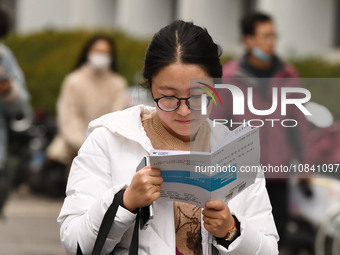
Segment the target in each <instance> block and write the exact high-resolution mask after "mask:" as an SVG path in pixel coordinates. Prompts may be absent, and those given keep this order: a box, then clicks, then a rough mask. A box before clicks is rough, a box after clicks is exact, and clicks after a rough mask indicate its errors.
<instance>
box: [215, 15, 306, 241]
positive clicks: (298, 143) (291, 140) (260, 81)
mask: <svg viewBox="0 0 340 255" xmlns="http://www.w3.org/2000/svg"><path fill="white" fill-rule="evenodd" d="M241 33H242V36H243V42H244V44H245V47H246V52H245V54H244V55H243V56H242V57H241V58H240V59H239V60H232V61H230V62H228V63H227V64H226V65H225V66H224V68H223V78H226V79H228V80H229V81H234V82H235V81H237V85H238V87H239V88H240V89H241V90H242V91H243V92H244V94H246V91H247V89H248V87H251V88H252V92H253V93H252V100H253V105H254V107H255V108H256V109H269V108H270V106H271V105H272V101H273V98H272V89H273V88H274V87H276V88H278V90H279V89H280V88H281V87H292V86H299V83H298V80H297V78H298V73H297V71H296V70H295V68H294V67H293V66H292V65H289V64H286V63H284V62H283V61H282V60H281V59H280V58H279V57H278V56H277V55H276V54H275V44H276V41H277V34H276V29H275V25H274V23H273V20H272V18H271V17H270V16H269V15H267V14H264V13H254V14H251V15H247V16H245V17H244V18H243V19H242V20H241ZM224 82H226V80H225V81H224ZM220 95H221V98H222V101H223V102H226V103H227V104H228V103H229V105H224V107H223V108H222V107H219V108H214V109H213V112H212V115H211V118H212V119H232V120H233V121H234V122H235V123H242V120H243V119H245V120H249V119H262V120H263V119H275V120H282V119H283V117H285V119H294V120H297V121H298V125H297V127H296V128H290V129H289V128H285V127H282V126H278V125H276V126H275V127H272V126H268V125H264V126H262V127H261V130H260V139H261V164H263V165H267V166H268V165H271V166H280V165H283V166H285V165H287V164H290V163H291V162H293V161H296V160H297V161H298V162H302V163H305V162H306V161H308V159H307V157H308V155H309V154H308V145H307V142H308V137H307V136H308V133H309V130H310V127H309V124H308V122H307V120H306V118H305V116H304V115H303V114H302V113H301V112H300V111H299V110H298V109H297V108H296V109H295V108H294V109H293V107H292V108H289V109H288V110H287V116H282V115H281V114H280V112H279V111H275V112H274V113H273V114H271V115H268V116H259V115H255V114H252V113H249V112H245V114H244V115H233V113H232V110H233V108H232V102H233V101H232V98H231V95H230V94H227V93H226V92H223V91H221V93H220ZM232 128H235V126H234V127H232ZM266 177H267V178H268V181H267V190H268V193H269V197H270V200H271V203H272V206H273V215H274V219H275V222H276V224H277V229H278V232H279V235H280V244H281V243H284V242H285V232H286V223H287V221H288V205H287V203H286V201H287V196H288V185H287V184H288V182H287V178H288V176H287V174H285V173H266Z"/></svg>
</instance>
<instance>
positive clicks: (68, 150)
mask: <svg viewBox="0 0 340 255" xmlns="http://www.w3.org/2000/svg"><path fill="white" fill-rule="evenodd" d="M126 88H127V84H126V80H125V79H124V78H123V77H122V76H120V75H119V74H118V73H117V70H116V48H115V45H114V42H113V41H112V39H111V38H109V37H107V36H104V35H96V36H93V37H92V38H90V39H89V40H88V42H87V43H86V45H85V46H84V48H83V49H82V51H81V53H80V56H79V59H78V61H77V63H76V65H75V68H74V70H73V72H72V73H71V74H69V75H68V76H67V77H66V78H65V80H64V83H63V85H62V88H61V93H60V96H59V98H58V102H57V113H58V118H57V119H58V132H59V134H58V135H57V136H56V138H55V139H54V140H53V142H52V144H51V145H50V146H49V148H48V150H47V152H48V158H49V159H52V160H54V161H58V162H62V163H64V164H66V165H70V163H71V162H72V159H73V158H74V156H76V154H77V152H78V150H79V148H80V147H81V145H82V144H83V142H84V141H85V139H86V130H87V127H88V124H89V122H90V121H91V120H94V119H96V118H98V117H100V116H101V115H103V114H107V113H110V112H113V111H117V110H122V109H124V108H125V106H126V105H127V93H126Z"/></svg>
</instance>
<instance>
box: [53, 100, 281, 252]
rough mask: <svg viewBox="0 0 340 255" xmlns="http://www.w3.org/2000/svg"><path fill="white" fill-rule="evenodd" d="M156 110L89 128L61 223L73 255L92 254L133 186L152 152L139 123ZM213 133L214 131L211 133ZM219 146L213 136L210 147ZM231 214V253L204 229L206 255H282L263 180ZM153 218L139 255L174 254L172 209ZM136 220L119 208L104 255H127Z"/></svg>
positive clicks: (107, 118)
mask: <svg viewBox="0 0 340 255" xmlns="http://www.w3.org/2000/svg"><path fill="white" fill-rule="evenodd" d="M154 110H155V109H154V108H152V107H146V106H142V105H140V106H135V107H132V108H129V109H127V110H124V111H119V112H115V113H111V114H108V115H104V116H103V117H101V118H99V119H97V120H95V121H93V122H91V123H90V128H89V131H90V132H91V133H90V135H89V137H88V138H87V140H86V141H85V143H84V144H83V146H82V147H81V149H80V151H79V154H78V156H77V157H76V158H75V160H74V161H73V164H72V168H71V172H70V175H69V179H68V184H67V189H66V195H67V197H66V198H65V201H64V204H63V207H62V210H61V212H60V215H59V217H58V223H59V224H60V237H61V241H62V244H63V246H64V248H65V250H66V251H67V253H69V254H76V250H77V243H79V245H80V247H81V249H82V251H83V253H84V254H91V252H92V249H93V245H94V242H95V239H96V235H97V233H98V229H99V227H100V224H101V221H102V219H103V216H104V214H105V212H106V210H107V209H108V207H109V206H110V204H111V203H112V200H113V197H114V195H115V194H116V193H117V192H118V191H119V190H121V189H122V188H123V187H124V186H127V185H129V184H130V182H131V179H132V177H133V175H134V173H135V170H136V166H137V165H138V164H139V162H140V161H141V159H142V158H143V157H144V156H145V155H148V154H149V151H150V150H151V149H153V147H152V144H151V142H150V140H149V138H148V137H147V135H146V133H145V131H144V128H143V126H142V123H141V120H140V114H141V112H151V111H154ZM212 130H215V129H212ZM216 142H217V138H216V137H215V136H214V132H212V135H211V144H212V145H214V143H216ZM229 208H230V210H231V212H232V213H233V214H234V215H236V217H237V218H238V220H239V221H240V223H241V235H240V236H239V237H238V238H237V239H236V240H235V241H234V242H233V243H232V244H231V245H230V246H229V248H228V249H226V248H224V247H223V246H221V245H218V244H217V242H216V241H215V240H214V239H213V238H209V233H208V232H207V231H206V230H205V228H204V226H203V224H202V247H203V254H205V255H206V254H212V250H213V248H212V245H211V243H209V240H212V243H213V245H214V246H215V247H216V248H217V250H218V252H219V254H233V255H234V254H235V255H236V254H238V255H247V254H249V255H256V254H261V255H271V254H278V249H277V241H278V235H277V232H276V228H275V224H274V221H273V216H272V214H271V205H270V202H269V199H268V195H267V192H266V189H265V179H264V178H262V177H259V178H256V182H255V183H254V184H253V185H251V186H250V187H248V189H246V190H245V191H243V192H242V193H241V194H239V195H238V196H237V197H236V198H234V199H233V200H232V201H230V202H229ZM154 210H155V217H154V219H153V220H152V221H151V223H150V225H149V226H148V228H147V229H146V230H141V231H140V233H139V253H138V254H141V255H142V254H143V255H144V254H145V255H146V254H148V255H150V254H151V255H153V254H155V255H159V254H162V255H170V254H171V255H174V254H176V241H175V229H174V216H173V203H172V202H160V201H155V202H154ZM134 222H135V214H133V213H131V212H129V211H128V210H126V209H124V208H123V207H119V208H118V211H117V215H116V218H115V221H114V223H113V229H114V231H111V232H110V233H109V236H108V239H107V241H106V243H105V246H104V248H103V254H109V253H110V252H111V251H112V250H113V248H114V247H116V248H115V254H128V249H129V245H130V242H131V237H132V232H133V227H134Z"/></svg>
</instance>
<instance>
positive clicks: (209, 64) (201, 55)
mask: <svg viewBox="0 0 340 255" xmlns="http://www.w3.org/2000/svg"><path fill="white" fill-rule="evenodd" d="M220 55H221V49H220V47H219V46H218V45H217V44H215V43H214V41H213V39H212V38H211V36H210V35H209V33H208V31H207V30H206V29H204V28H201V27H199V26H196V25H194V24H193V23H192V22H184V21H181V20H177V21H174V22H172V23H171V24H169V25H167V26H165V27H164V28H162V29H161V30H160V31H159V32H158V33H156V34H155V35H154V36H153V38H152V40H151V42H150V45H149V47H148V49H147V51H146V54H145V61H144V70H143V77H144V79H145V83H144V84H143V85H144V86H145V87H149V88H150V87H151V81H152V78H153V77H154V76H155V75H157V73H158V72H159V71H160V70H161V69H162V68H163V67H166V66H168V65H170V64H172V63H176V62H177V63H183V64H196V65H199V66H201V67H202V68H203V69H204V70H205V71H206V72H207V73H208V74H209V75H210V76H211V77H213V78H220V77H222V65H221V62H220ZM193 78H194V77H193Z"/></svg>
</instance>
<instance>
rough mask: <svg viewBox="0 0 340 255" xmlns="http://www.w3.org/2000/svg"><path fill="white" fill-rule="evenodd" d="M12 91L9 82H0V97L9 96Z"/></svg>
mask: <svg viewBox="0 0 340 255" xmlns="http://www.w3.org/2000/svg"><path fill="white" fill-rule="evenodd" d="M10 89H11V84H10V82H9V80H3V81H0V96H3V95H5V94H7V93H8V92H9V91H10Z"/></svg>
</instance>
